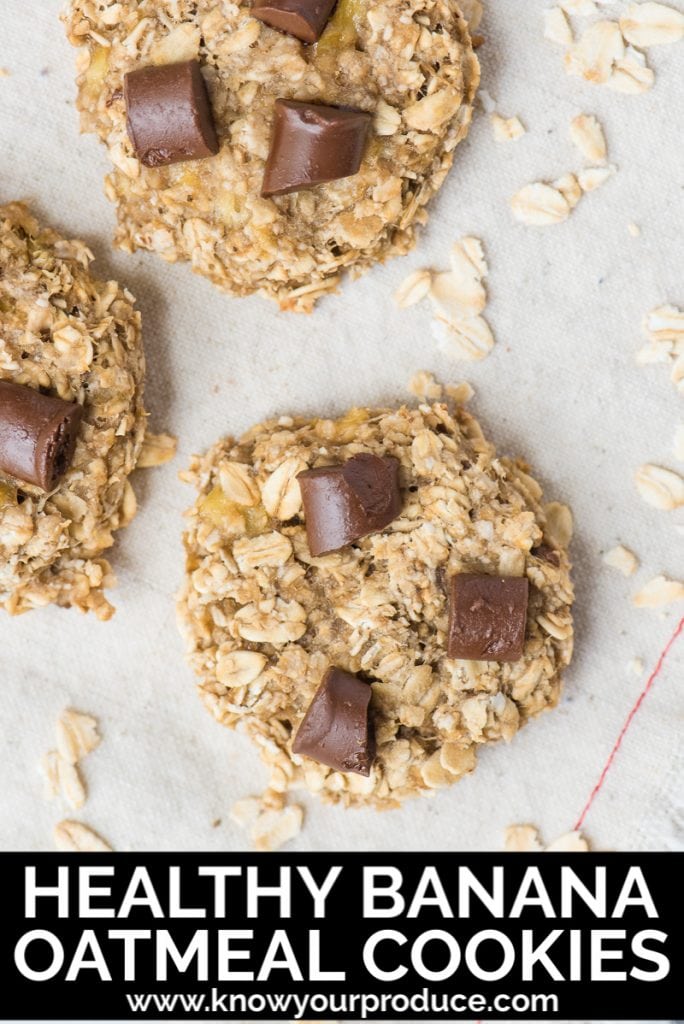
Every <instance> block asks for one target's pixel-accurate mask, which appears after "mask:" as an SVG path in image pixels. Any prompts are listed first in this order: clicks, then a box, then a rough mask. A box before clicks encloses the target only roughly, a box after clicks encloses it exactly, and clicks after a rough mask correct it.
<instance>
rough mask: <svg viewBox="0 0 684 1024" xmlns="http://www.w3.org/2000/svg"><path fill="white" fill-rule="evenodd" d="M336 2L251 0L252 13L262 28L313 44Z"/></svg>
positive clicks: (319, 0)
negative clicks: (274, 29) (261, 23)
mask: <svg viewBox="0 0 684 1024" xmlns="http://www.w3.org/2000/svg"><path fill="white" fill-rule="evenodd" d="M336 3H337V0H255V3H254V6H253V7H252V14H253V15H254V17H255V18H258V19H259V21H263V23H264V24H265V25H270V27H271V28H276V29H278V30H279V31H280V32H285V33H287V35H289V36H295V38H296V39H301V40H302V42H303V43H316V42H318V40H319V39H320V38H321V35H322V34H323V29H324V28H325V26H326V24H327V22H328V18H329V17H330V15H331V14H332V9H333V7H334V6H335V4H336Z"/></svg>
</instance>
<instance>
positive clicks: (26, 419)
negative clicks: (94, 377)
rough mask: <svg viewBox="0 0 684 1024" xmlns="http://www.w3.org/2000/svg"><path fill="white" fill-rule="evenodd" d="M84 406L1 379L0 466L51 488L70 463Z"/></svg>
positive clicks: (44, 488)
mask: <svg viewBox="0 0 684 1024" xmlns="http://www.w3.org/2000/svg"><path fill="white" fill-rule="evenodd" d="M82 415H83V409H82V408H81V406H80V405H78V404H76V403H75V402H65V401H63V400H62V399H61V398H52V397H50V396H49V395H42V394H41V393H40V391H34V390H33V389H32V388H27V387H23V386H22V385H21V384H12V383H10V382H9V381H0V470H2V472H3V473H8V474H9V475H10V476H13V477H16V478H17V479H18V480H21V481H24V482H25V483H29V484H35V485H36V487H42V489H43V490H44V491H51V490H52V489H53V488H54V487H55V486H56V485H57V483H58V482H59V481H60V479H61V478H62V477H63V476H64V474H65V473H66V471H67V469H68V468H69V466H70V465H71V460H72V458H73V456H74V449H75V447H76V438H77V437H78V431H79V427H80V425H81V417H82Z"/></svg>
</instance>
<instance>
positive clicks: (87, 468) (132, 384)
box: [0, 203, 145, 619]
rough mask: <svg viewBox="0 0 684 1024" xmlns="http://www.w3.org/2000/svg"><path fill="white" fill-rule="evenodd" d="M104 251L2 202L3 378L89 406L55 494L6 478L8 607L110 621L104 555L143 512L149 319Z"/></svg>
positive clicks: (0, 477) (1, 528)
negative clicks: (102, 274)
mask: <svg viewBox="0 0 684 1024" xmlns="http://www.w3.org/2000/svg"><path fill="white" fill-rule="evenodd" d="M92 259H93V256H92V253H91V252H90V251H89V250H88V248H87V247H86V246H85V245H84V244H83V242H79V241H67V240H65V239H63V238H60V237H59V235H57V234H56V233H55V232H54V231H51V230H49V229H47V228H44V227H41V226H40V225H39V224H38V222H37V221H36V220H35V219H34V217H32V216H31V215H30V213H29V211H28V210H27V208H26V207H25V206H23V205H22V204H21V203H10V204H9V205H7V206H0V267H1V268H2V272H1V273H0V353H1V354H2V358H1V360H0V380H2V381H11V382H12V383H14V384H19V385H23V386H27V387H30V388H34V389H35V390H40V391H43V392H44V393H46V394H50V395H54V396H55V397H58V398H61V399H64V400H65V401H68V402H77V403H78V404H79V405H81V406H82V407H83V418H82V422H81V425H80V429H79V433H78V440H77V443H76V450H75V452H74V456H73V459H72V461H71V466H70V468H69V469H68V471H67V473H66V475H65V476H64V477H63V478H62V479H61V481H60V482H59V484H58V486H57V487H56V488H55V489H53V490H52V491H50V492H49V493H46V492H45V491H43V490H41V489H40V488H39V487H37V486H35V485H34V484H30V483H27V482H26V481H22V480H18V479H16V478H13V477H9V476H7V475H6V474H2V473H0V605H1V606H3V607H4V608H6V609H7V611H9V612H11V613H13V614H16V613H19V612H24V611H28V610H29V609H30V608H36V607H39V606H41V605H46V604H50V603H54V604H58V605H63V606H69V605H74V606H76V607H77V608H80V609H81V611H90V610H92V611H94V612H95V614H96V615H97V617H98V618H100V619H108V618H109V617H110V616H111V614H112V612H113V608H112V606H111V605H110V604H109V602H108V601H107V599H106V598H105V596H104V593H103V590H104V588H105V587H106V586H111V585H112V583H113V582H114V580H113V577H112V572H111V568H110V566H109V563H108V562H107V561H106V559H104V558H102V557H100V556H101V553H102V552H103V551H104V550H105V549H106V548H109V547H111V545H112V544H113V542H114V538H113V532H114V530H117V529H119V527H121V526H125V525H126V523H128V522H129V521H130V520H131V519H132V517H133V515H134V514H135V507H136V506H135V496H134V494H133V490H132V488H131V485H130V483H129V482H128V476H129V473H130V472H131V471H132V470H133V469H134V468H135V465H136V462H137V460H138V456H139V453H140V451H141V446H142V443H143V437H144V434H145V410H144V408H143V380H144V370H145V362H144V356H143V349H142V344H141V333H140V314H139V313H138V312H136V311H135V309H134V307H133V302H134V299H133V296H132V295H131V294H130V293H129V292H127V291H123V290H122V289H121V288H120V287H119V286H118V284H117V283H116V282H115V281H107V282H104V281H97V280H95V279H94V278H93V277H91V275H90V270H89V267H90V263H91V261H92Z"/></svg>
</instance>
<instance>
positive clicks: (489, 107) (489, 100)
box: [477, 89, 496, 114]
mask: <svg viewBox="0 0 684 1024" xmlns="http://www.w3.org/2000/svg"><path fill="white" fill-rule="evenodd" d="M477 98H478V100H479V101H480V106H481V107H482V109H483V110H484V112H485V114H493V113H494V111H495V110H496V101H495V100H494V98H493V97H492V94H491V93H490V92H488V91H487V90H486V89H480V91H479V92H478V94H477Z"/></svg>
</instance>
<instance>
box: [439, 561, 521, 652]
mask: <svg viewBox="0 0 684 1024" xmlns="http://www.w3.org/2000/svg"><path fill="white" fill-rule="evenodd" d="M528 594H529V583H528V581H527V578H526V577H524V576H523V577H507V578H501V577H499V576H478V575H475V574H471V573H460V574H457V575H456V576H452V578H451V582H450V586H449V635H448V644H447V653H448V656H449V657H450V658H465V659H468V660H471V661H519V659H520V658H522V656H523V649H524V644H525V626H526V622H527V600H528Z"/></svg>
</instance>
